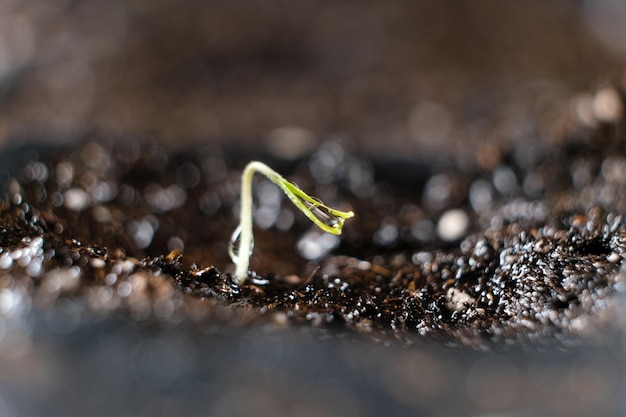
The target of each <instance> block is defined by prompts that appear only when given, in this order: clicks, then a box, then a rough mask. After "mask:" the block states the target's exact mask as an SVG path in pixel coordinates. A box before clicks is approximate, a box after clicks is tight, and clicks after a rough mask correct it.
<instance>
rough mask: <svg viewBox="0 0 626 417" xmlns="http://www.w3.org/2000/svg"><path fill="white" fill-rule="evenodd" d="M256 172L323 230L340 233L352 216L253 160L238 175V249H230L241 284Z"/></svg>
mask: <svg viewBox="0 0 626 417" xmlns="http://www.w3.org/2000/svg"><path fill="white" fill-rule="evenodd" d="M255 172H259V173H261V174H263V175H265V176H266V177H267V178H268V179H269V180H270V181H272V182H273V183H274V184H276V185H277V186H278V187H280V189H281V190H282V191H283V192H284V193H285V194H287V196H288V197H289V200H291V202H292V203H293V204H294V205H295V206H296V207H297V208H298V209H299V210H300V211H302V212H303V213H304V214H305V215H306V216H307V217H308V218H309V219H310V220H311V221H312V222H313V223H315V224H316V225H317V226H319V227H320V228H321V229H322V230H324V231H326V232H328V233H333V234H337V235H338V234H341V229H342V227H343V222H344V221H345V219H348V218H350V217H352V216H354V213H352V212H351V211H349V212H343V211H339V210H335V209H332V208H330V207H328V206H326V205H324V203H322V202H321V201H319V200H317V199H315V198H313V197H311V196H309V195H307V194H306V193H305V192H304V191H302V190H301V189H300V188H298V186H297V185H295V184H293V183H291V182H289V181H287V180H286V179H285V178H284V177H283V176H282V175H280V174H279V173H278V172H276V171H274V170H273V169H272V168H270V167H268V166H267V165H265V164H264V163H262V162H258V161H252V162H250V163H248V165H246V167H245V168H244V170H243V173H242V174H241V213H240V218H239V221H240V223H239V227H238V228H237V230H236V231H235V234H237V232H238V234H239V249H238V251H237V252H238V253H237V254H235V253H234V251H231V258H232V260H233V262H234V263H235V265H236V269H235V276H234V281H235V283H236V284H238V285H241V284H243V283H244V281H245V280H246V278H248V268H249V266H250V255H251V252H252V244H253V238H252V236H253V233H252V177H253V176H254V174H255Z"/></svg>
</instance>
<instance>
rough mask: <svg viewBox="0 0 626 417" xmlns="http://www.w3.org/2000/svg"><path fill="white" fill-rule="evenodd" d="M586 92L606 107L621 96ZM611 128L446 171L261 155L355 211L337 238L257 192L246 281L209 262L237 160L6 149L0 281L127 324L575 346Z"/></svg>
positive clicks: (603, 224) (604, 194) (616, 265)
mask: <svg viewBox="0 0 626 417" xmlns="http://www.w3.org/2000/svg"><path fill="white" fill-rule="evenodd" d="M598 94H605V95H607V96H609V98H610V99H611V100H613V101H610V100H609V99H607V100H609V105H610V106H613V107H614V108H615V109H617V110H616V111H619V109H621V107H622V105H623V104H622V99H621V93H620V92H619V91H617V90H615V89H612V88H605V89H604V90H603V91H602V92H599V93H598ZM622 126H623V125H622V122H621V120H612V121H610V122H606V123H600V124H599V125H598V126H597V128H595V129H586V128H584V127H582V126H581V127H580V134H579V135H577V136H574V135H569V136H564V137H562V138H558V142H555V143H545V142H544V141H541V140H536V141H531V142H524V143H523V144H519V145H518V146H516V147H513V148H512V149H502V148H499V147H497V146H496V147H494V148H493V149H491V150H490V152H491V154H492V155H491V158H492V159H494V160H495V162H494V163H491V164H490V165H491V166H485V165H486V163H484V162H483V161H482V158H485V157H484V156H483V155H481V154H480V153H478V154H476V155H474V158H472V156H469V157H468V163H467V166H466V167H462V168H460V169H459V168H457V169H455V170H451V169H449V168H448V167H446V166H442V165H440V164H438V163H437V162H433V163H430V164H427V163H426V162H421V163H414V164H411V165H406V166H398V165H394V163H393V161H392V162H389V161H377V160H370V159H366V158H363V157H358V156H357V155H355V154H353V153H351V152H350V149H349V144H348V143H346V142H342V141H333V142H328V143H326V144H325V145H323V146H322V147H321V148H319V150H317V151H316V152H315V153H313V154H311V155H306V156H304V157H302V158H299V159H297V160H291V161H288V162H285V161H282V162H281V161H278V160H275V161H274V162H275V164H278V166H277V168H278V169H280V170H281V171H283V173H284V174H285V175H286V176H288V177H289V178H292V179H294V180H295V181H296V182H298V183H300V184H301V186H302V187H304V188H305V189H307V190H309V191H311V192H312V193H313V194H314V195H318V196H320V197H321V198H323V199H324V200H325V201H331V202H332V203H333V204H335V205H338V206H339V207H342V206H343V207H346V208H347V207H349V208H351V209H353V210H354V211H355V212H356V213H357V216H356V217H355V219H354V220H349V221H348V223H347V225H346V229H345V234H344V236H342V239H341V240H339V238H336V237H334V236H328V235H323V234H322V233H321V232H318V231H317V230H315V229H314V227H313V226H308V225H307V224H306V221H305V219H304V218H303V216H301V215H300V214H299V213H297V211H296V210H295V209H293V208H291V207H289V206H288V205H286V203H285V201H284V198H281V196H280V194H279V192H278V189H277V188H276V187H274V186H273V185H271V183H269V182H268V181H263V180H259V181H257V184H256V186H255V189H256V199H257V204H256V205H257V214H256V218H255V219H256V228H257V229H259V231H258V233H257V239H256V240H257V247H256V253H255V256H254V257H253V263H252V269H253V271H254V275H253V278H254V279H252V280H250V281H248V282H247V283H246V284H244V285H242V286H237V285H235V284H233V283H232V279H231V276H230V274H229V271H231V272H232V267H231V266H230V265H229V262H228V259H227V257H226V252H227V250H226V248H227V242H228V237H229V236H230V233H231V232H230V231H231V230H233V229H234V226H235V225H236V219H235V216H234V214H235V213H236V212H237V201H238V187H239V178H238V176H239V173H240V170H239V169H238V167H240V166H241V164H242V162H243V161H242V159H241V156H240V155H236V154H229V153H228V152H227V151H224V150H221V149H216V148H209V147H199V148H197V149H191V150H185V151H168V150H167V149H166V148H163V147H160V146H158V145H151V144H149V143H148V144H145V143H142V142H141V141H136V140H129V139H127V140H124V139H121V140H115V141H114V140H102V139H98V138H86V139H85V140H84V141H81V142H78V143H73V144H69V145H66V146H63V147H58V148H52V149H45V148H43V147H37V146H35V147H34V148H31V149H28V148H20V149H17V150H16V151H14V152H7V155H6V158H7V159H13V160H19V159H20V158H22V159H23V158H27V159H28V158H30V159H31V160H30V162H27V161H26V160H24V162H23V164H24V165H23V166H22V167H21V169H20V170H18V171H19V175H18V176H17V177H16V178H15V179H10V180H8V190H7V192H8V195H7V197H5V199H4V201H3V209H2V227H3V233H2V237H1V238H2V241H1V243H2V248H3V249H2V251H3V253H2V255H0V267H2V270H3V271H4V272H3V274H2V278H3V284H2V285H3V287H4V288H5V289H6V290H7V291H13V292H15V293H16V294H19V296H20V297H24V298H32V303H33V304H34V306H35V307H38V308H53V306H54V305H55V304H57V303H69V304H67V305H68V306H70V307H67V308H68V309H69V310H71V309H72V308H74V309H76V308H78V309H80V310H81V311H83V310H84V311H85V313H86V314H102V315H110V314H114V313H119V312H122V314H130V315H131V316H132V317H135V318H136V319H137V320H147V319H156V320H161V321H166V322H167V321H174V322H180V321H183V320H193V321H204V320H212V319H213V317H215V316H216V315H217V316H219V315H220V314H222V312H223V311H229V313H228V314H229V315H232V317H231V316H228V318H226V319H225V320H226V321H231V322H232V323H240V322H241V321H242V320H245V321H250V320H253V321H256V320H262V321H264V320H269V321H271V322H273V323H276V324H280V325H286V326H288V325H294V324H295V323H300V322H307V323H310V324H312V325H315V326H336V325H338V324H339V325H341V326H343V325H345V326H348V328H351V329H355V330H356V331H359V332H365V333H369V334H372V335H373V336H374V337H376V338H380V337H383V335H389V334H392V335H395V336H396V337H398V338H400V339H403V340H405V341H408V340H413V339H414V338H415V337H416V336H418V335H421V336H428V337H434V338H436V339H443V340H445V341H446V342H448V343H453V344H468V345H472V346H482V345H484V344H485V343H487V344H488V343H489V342H490V341H505V342H507V343H522V344H523V343H526V342H531V341H533V342H539V343H548V344H553V343H555V342H557V343H562V342H563V339H564V340H566V341H567V342H572V341H573V340H576V338H578V337H581V336H582V337H584V336H587V337H588V336H593V335H595V334H597V333H598V332H599V331H601V330H600V329H602V328H603V324H604V322H605V321H609V322H610V320H611V317H612V309H611V305H612V304H611V298H612V296H613V294H614V292H615V287H616V286H617V285H620V284H621V283H622V281H623V275H622V267H621V264H622V260H623V258H624V255H625V241H626V236H625V232H624V220H623V217H622V213H623V212H624V204H626V203H625V202H624V199H623V196H624V195H626V190H624V187H625V186H626V185H625V184H626V155H625V152H624V150H623V149H624V148H623V137H622V135H623V127H622ZM140 149H143V152H140ZM37 155H38V156H37ZM266 157H268V156H267V155H266ZM400 180H401V181H400ZM301 217H302V218H301ZM622 285H623V284H622ZM22 302H23V301H22ZM63 305H65V304H63ZM229 306H230V307H236V308H231V309H226V308H225V307H229ZM217 312H220V313H217ZM237 325H238V324H237Z"/></svg>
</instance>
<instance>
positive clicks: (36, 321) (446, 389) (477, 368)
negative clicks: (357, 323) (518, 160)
mask: <svg viewBox="0 0 626 417" xmlns="http://www.w3.org/2000/svg"><path fill="white" fill-rule="evenodd" d="M625 64H626V3H624V2H622V1H620V0H576V1H569V0H567V1H566V0H541V1H539V0H530V1H526V2H502V1H497V0H483V1H475V0H473V1H470V0H455V1H437V2H431V1H410V0H406V1H394V2H376V1H370V0H359V1H350V0H341V1H333V2H320V1H311V0H267V1H257V2H248V1H243V0H213V1H204V2H201V1H194V0H85V1H78V0H0V146H3V145H5V144H7V143H9V142H14V141H22V140H27V141H30V140H34V141H58V140H62V141H65V140H72V139H77V138H80V137H83V136H84V135H85V134H89V133H91V132H98V133H100V134H103V135H109V136H114V137H134V136H137V137H141V138H150V139H152V140H158V141H162V142H164V143H168V144H171V145H175V146H186V145H190V144H194V143H198V141H202V143H206V142H211V143H215V144H217V145H225V146H240V147H241V149H244V147H246V149H249V150H250V152H254V151H255V150H256V149H259V148H267V149H269V150H270V151H271V152H274V153H275V154H276V155H277V156H285V157H287V158H290V157H295V156H297V154H298V153H301V152H308V151H311V150H312V149H315V148H316V147H317V145H319V144H320V143H321V142H322V141H324V140H326V139H328V138H330V137H333V136H336V135H342V136H345V137H349V138H351V140H352V143H354V144H355V146H356V147H358V149H359V150H360V151H362V152H363V153H365V154H372V155H374V154H375V155H377V156H379V157H380V156H384V157H388V158H391V159H403V158H406V159H414V158H420V157H422V156H421V155H423V154H425V153H426V154H428V155H431V156H432V155H436V156H438V157H441V158H444V159H446V158H453V159H455V161H456V163H458V162H459V161H461V162H462V160H463V156H464V155H466V154H468V153H471V154H474V153H476V152H480V151H483V153H482V154H483V155H486V157H485V158H482V159H481V158H480V157H479V158H478V161H479V163H480V161H483V162H484V164H485V166H486V167H488V166H489V164H490V162H489V149H490V148H489V147H490V146H491V145H492V144H494V143H495V144H497V145H495V146H497V147H500V148H502V147H504V148H506V143H507V141H510V142H514V141H520V140H526V139H527V138H529V137H539V138H540V139H541V140H545V141H555V142H558V141H559V140H562V138H563V137H564V134H565V133H568V132H576V131H580V130H581V129H583V130H584V129H591V128H593V127H594V126H596V124H597V123H598V121H607V120H612V119H615V118H617V117H620V116H621V108H620V109H618V110H619V111H618V110H616V108H615V105H614V104H615V103H616V100H614V97H612V96H611V94H612V93H611V92H613V94H614V91H615V90H610V89H609V90H603V88H605V87H606V86H608V85H621V86H622V87H623V86H624V83H625V81H626V80H625V78H624V66H625ZM594 91H599V92H600V93H594ZM603 91H604V92H605V93H602V92H603ZM607 91H608V93H606V92H607ZM603 94H604V95H603ZM607 94H608V96H607ZM607 103H608V105H607ZM530 120H532V122H531V121H530ZM294 153H295V154H294ZM11 302H12V300H11V299H8V298H6V297H4V298H2V297H0V313H2V314H5V313H7V312H9V311H13V312H15V311H22V310H21V307H19V306H16V305H12V304H11ZM29 308H30V307H29V306H25V307H24V311H28V310H29ZM621 308H623V305H622V306H621ZM61 313H62V314H60V313H59V312H55V311H50V312H44V313H42V314H23V315H20V314H18V313H15V317H9V315H8V314H7V315H6V319H5V318H3V319H2V320H0V415H1V416H9V417H15V416H67V415H86V414H89V415H96V416H97V415H103V416H104V415H118V416H125V415H128V416H144V415H145V416H171V415H194V416H195V415H197V416H202V415H218V416H249V415H251V414H255V415H260V416H295V415H297V416H304V417H306V416H317V417H321V416H364V415H371V416H380V415H395V416H404V415H406V416H414V415H432V416H447V415H472V416H514V417H520V416H589V415H597V416H613V415H623V414H624V413H626V404H625V402H624V395H623V394H624V392H625V391H626V389H625V387H624V368H625V365H626V364H625V361H624V355H623V351H624V349H623V344H624V341H623V333H622V331H621V330H619V331H618V332H617V333H618V334H617V335H613V334H609V335H606V336H607V340H603V341H602V342H601V343H600V342H599V346H584V347H582V348H581V347H579V348H573V349H571V350H568V351H566V352H563V351H561V349H562V347H561V348H559V349H557V348H554V349H550V348H549V347H547V348H544V349H537V350H534V349H528V350H525V349H517V350H513V351H508V350H505V351H495V352H490V353H483V352H467V351H464V352H461V351H458V350H451V349H446V348H443V347H441V346H432V345H420V346H411V347H406V346H405V347H399V346H385V345H384V344H383V343H379V344H375V343H372V342H371V341H370V340H363V339H359V338H358V337H354V335H352V336H347V335H345V334H342V333H341V332H336V333H333V332H327V331H326V330H324V329H310V328H304V329H291V330H290V331H276V329H275V328H271V326H270V327H253V328H232V327H230V328H229V327H227V326H226V327H224V326H222V327H220V325H219V324H220V323H219V320H217V319H216V320H217V323H215V324H214V326H212V327H211V326H207V327H206V328H202V329H197V328H195V327H193V326H190V325H188V324H187V323H181V324H179V325H178V326H177V327H175V328H169V327H167V326H166V327H159V326H157V325H155V326H152V327H150V326H144V325H139V324H137V323H134V322H132V321H131V320H129V319H128V318H121V319H120V320H119V321H115V320H113V321H106V322H95V323H90V322H81V323H78V322H76V323H74V322H72V321H71V320H69V321H68V317H70V318H72V317H73V316H71V314H70V315H69V316H64V315H63V314H66V313H67V312H65V313H63V311H61ZM70 313H72V312H71V311H70ZM59 314H60V315H59ZM622 317H626V316H625V315H622ZM68 323H69V324H71V326H69V327H68ZM72 323H74V324H72ZM616 327H618V329H623V328H624V324H623V323H621V324H616Z"/></svg>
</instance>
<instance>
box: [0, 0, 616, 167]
mask: <svg viewBox="0 0 626 417" xmlns="http://www.w3.org/2000/svg"><path fill="white" fill-rule="evenodd" d="M625 21H626V5H624V3H623V2H621V1H619V0H601V1H594V0H578V1H565V0H549V1H528V2H524V4H514V3H510V2H500V1H495V0H486V1H480V2H476V1H469V0H461V1H443V2H421V1H418V2H416V1H394V2H376V1H367V0H366V1H337V2H318V1H308V0H300V1H289V0H271V1H260V2H252V3H251V2H246V1H242V0H233V1H227V0H217V1H210V2H198V1H192V0H150V1H146V0H85V1H73V0H53V1H50V0H28V1H23V0H0V141H2V142H6V141H7V140H11V139H14V138H43V137H45V138H71V137H75V136H77V135H80V134H81V133H82V132H85V131H93V130H97V131H99V132H106V133H109V134H119V135H132V134H138V135H142V136H148V137H151V138H155V139H159V140H164V141H168V142H172V143H188V142H192V141H196V140H202V141H207V140H218V138H219V140H221V141H226V140H227V141H229V142H230V143H233V141H245V142H247V143H249V144H250V145H252V144H254V143H258V140H259V139H260V138H270V139H272V138H273V139H275V140H276V141H278V142H279V143H281V142H280V141H281V140H294V141H300V142H307V143H314V140H315V139H316V138H321V139H323V138H326V137H328V136H329V135H334V134H337V133H343V134H347V135H349V136H350V137H352V138H353V139H354V140H355V141H357V142H358V144H359V146H360V147H362V149H364V150H366V151H368V152H383V153H385V154H390V155H392V156H393V155H404V156H409V157H410V156H412V155H417V154H419V153H420V152H423V151H424V147H425V146H426V147H427V148H428V147H429V146H430V147H433V146H435V147H437V148H439V149H437V150H441V151H445V150H446V149H447V148H448V147H447V146H437V144H438V143H439V144H440V145H441V143H443V142H453V143H455V144H456V143H470V144H472V145H474V144H475V142H476V141H480V140H485V139H486V138H489V137H492V136H494V135H496V136H498V137H499V140H506V139H507V138H509V137H511V136H515V132H510V131H509V130H511V129H509V128H507V123H508V124H510V123H511V119H516V121H517V122H519V120H520V119H523V117H524V115H525V112H528V111H529V109H535V110H536V111H537V112H541V113H542V114H544V116H542V119H543V120H545V121H546V124H547V125H549V126H550V127H546V131H547V132H544V133H546V134H548V135H549V134H550V131H555V130H556V132H552V133H553V134H558V133H560V132H562V130H563V129H567V126H566V125H565V124H566V122H563V121H562V120H561V119H560V118H561V117H562V116H563V115H562V114H557V113H559V111H560V112H561V113H562V112H563V110H562V109H563V108H565V109H567V108H568V107H567V106H562V104H563V103H562V101H564V100H570V99H571V98H572V97H573V96H574V95H575V94H578V93H579V92H584V91H586V90H588V89H595V88H596V87H598V85H599V84H602V83H606V82H613V83H615V82H622V74H623V71H622V69H623V65H624V62H625V61H626V47H625V46H624V45H626V25H624V24H623V23H624V22H625ZM557 109H561V110H557ZM556 119H558V120H561V122H559V123H555V120H556ZM518 126H519V123H518ZM285 138H289V139H285ZM455 146H457V145H455Z"/></svg>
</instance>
